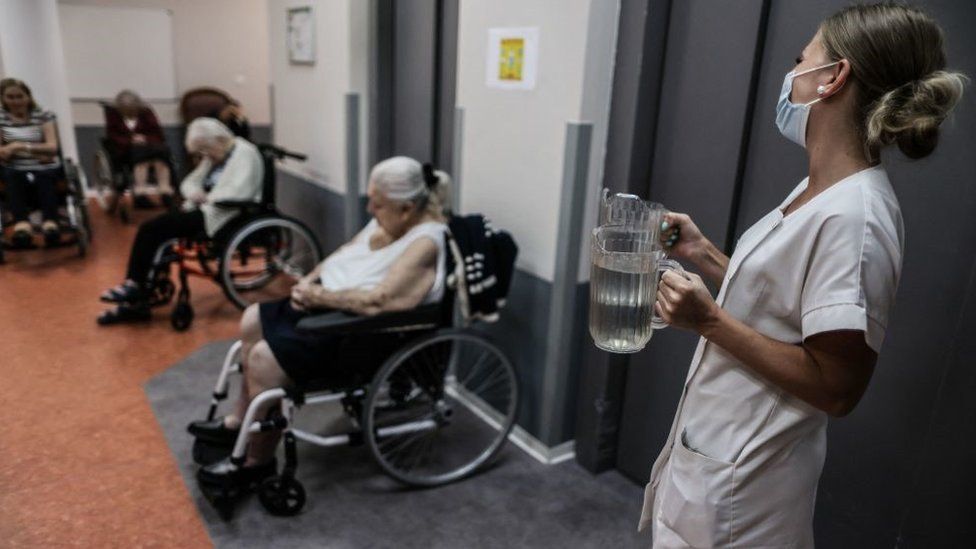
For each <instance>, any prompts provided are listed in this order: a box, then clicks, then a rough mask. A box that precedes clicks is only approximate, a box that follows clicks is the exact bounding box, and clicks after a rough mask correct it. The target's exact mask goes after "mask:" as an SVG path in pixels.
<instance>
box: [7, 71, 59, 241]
mask: <svg viewBox="0 0 976 549" xmlns="http://www.w3.org/2000/svg"><path fill="white" fill-rule="evenodd" d="M60 176H61V161H60V160H59V159H58V132H57V130H56V129H55V127H54V114H53V113H51V112H48V111H45V110H42V109H41V108H40V107H38V106H37V103H35V102H34V96H33V95H31V90H30V88H29V87H27V84H25V83H24V82H23V81H22V80H17V79H16V78H4V79H3V80H0V181H3V182H4V183H6V185H7V205H8V206H9V208H10V212H11V214H12V215H13V221H14V234H13V237H12V238H11V243H12V244H13V245H14V246H15V247H18V248H20V247H27V246H30V245H31V243H32V241H33V236H32V230H31V224H30V222H29V221H28V215H29V214H30V207H31V201H30V199H29V197H30V195H31V194H32V193H31V190H32V189H33V194H34V195H35V197H36V199H37V206H38V207H39V208H40V210H41V215H42V216H43V223H42V225H41V228H42V230H43V231H44V241H45V243H47V244H48V245H54V244H57V243H58V242H59V241H60V239H61V231H60V228H59V227H58V195H57V187H56V185H57V181H58V178H59V177H60Z"/></svg>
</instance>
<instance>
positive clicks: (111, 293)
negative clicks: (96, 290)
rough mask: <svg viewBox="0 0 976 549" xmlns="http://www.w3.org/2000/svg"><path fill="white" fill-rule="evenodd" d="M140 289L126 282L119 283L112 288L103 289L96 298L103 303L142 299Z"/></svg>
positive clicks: (128, 301) (130, 301) (129, 301)
mask: <svg viewBox="0 0 976 549" xmlns="http://www.w3.org/2000/svg"><path fill="white" fill-rule="evenodd" d="M142 297H143V295H142V289H141V288H139V287H137V286H130V285H128V284H119V285H118V286H116V287H114V288H110V289H108V290H105V292H104V293H103V294H102V295H100V296H99V297H98V299H99V300H100V301H102V302H105V303H132V302H135V301H139V300H140V299H142Z"/></svg>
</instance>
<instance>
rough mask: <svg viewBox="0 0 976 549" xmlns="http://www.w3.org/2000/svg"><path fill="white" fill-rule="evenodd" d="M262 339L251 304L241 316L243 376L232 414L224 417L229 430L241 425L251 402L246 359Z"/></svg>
mask: <svg viewBox="0 0 976 549" xmlns="http://www.w3.org/2000/svg"><path fill="white" fill-rule="evenodd" d="M263 337H264V336H263V334H262V332H261V313H260V310H259V308H258V304H257V303H252V304H250V305H248V306H247V309H244V314H243V315H242V316H241V350H240V354H239V355H238V357H239V358H240V361H241V369H242V371H243V373H244V375H243V376H241V393H240V396H238V398H237V404H236V406H235V407H234V413H233V414H232V415H227V416H225V417H224V426H226V427H228V428H230V429H236V428H237V427H238V426H239V425H240V424H241V419H243V418H244V414H245V412H247V405H248V403H249V402H250V401H251V396H250V391H249V390H248V385H249V383H248V380H247V377H248V376H247V369H248V358H249V357H250V355H251V349H252V348H253V347H254V345H255V344H256V343H257V342H259V341H261V339H262V338H263Z"/></svg>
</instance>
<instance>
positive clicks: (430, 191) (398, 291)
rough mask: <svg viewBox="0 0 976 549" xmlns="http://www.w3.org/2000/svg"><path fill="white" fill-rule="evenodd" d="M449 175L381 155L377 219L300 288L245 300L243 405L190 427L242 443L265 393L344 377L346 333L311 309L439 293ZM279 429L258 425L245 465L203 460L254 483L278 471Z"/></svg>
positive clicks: (403, 306)
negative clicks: (341, 357)
mask: <svg viewBox="0 0 976 549" xmlns="http://www.w3.org/2000/svg"><path fill="white" fill-rule="evenodd" d="M447 184H448V176H447V174H445V173H444V172H441V171H435V170H433V169H432V168H431V167H430V165H423V166H422V165H421V164H420V163H419V162H417V161H416V160H413V159H410V158H406V157H396V158H391V159H388V160H385V161H383V162H380V163H379V164H377V165H376V166H375V167H374V168H373V170H372V172H371V174H370V181H369V186H368V189H367V197H368V205H367V209H368V211H369V213H370V214H372V216H373V219H372V220H371V221H370V222H369V223H368V224H367V225H366V227H365V228H364V229H363V230H362V231H360V232H359V234H357V235H356V236H355V237H354V238H353V239H352V240H351V241H350V242H348V243H347V244H345V245H344V246H342V247H341V248H339V249H338V250H337V251H336V252H334V253H333V254H332V255H330V256H329V257H328V258H326V259H325V261H323V262H322V263H321V264H320V265H319V266H318V267H316V268H315V269H314V270H313V271H312V272H311V273H309V274H308V275H307V276H306V277H304V278H303V279H301V281H300V282H299V283H298V284H296V285H295V286H294V287H293V288H292V292H291V297H290V298H286V299H283V300H281V301H277V302H266V303H261V304H255V305H251V306H249V307H248V308H247V309H246V310H245V312H244V315H243V318H242V320H241V336H242V342H241V350H240V355H239V356H240V357H241V366H242V369H243V373H244V381H243V383H242V387H241V394H240V396H239V399H238V402H237V407H236V410H235V412H234V413H232V414H229V415H227V416H224V417H218V418H216V419H214V420H211V421H198V422H194V423H192V424H190V426H189V431H190V433H191V434H193V435H194V436H196V437H197V438H198V439H202V440H207V441H211V442H215V443H232V442H233V441H234V440H235V439H236V437H237V435H238V432H239V429H240V427H241V422H242V419H243V418H244V416H245V412H246V410H247V408H248V404H249V403H250V401H251V400H252V399H254V398H255V397H256V396H257V395H259V394H260V393H262V392H264V391H266V390H268V389H272V388H276V387H287V386H293V385H302V384H304V383H307V382H309V381H311V380H314V379H316V378H323V377H334V378H338V377H339V376H337V375H335V376H333V375H332V374H335V372H331V373H330V372H328V371H323V369H327V368H329V366H330V363H332V364H335V362H336V361H337V359H338V356H337V355H338V353H339V352H340V351H339V350H340V347H341V345H342V341H341V339H342V337H343V336H341V335H334V334H324V335H323V334H310V333H307V332H302V331H299V330H297V329H296V325H297V324H298V322H299V321H300V320H302V319H303V318H304V317H306V316H307V315H309V314H310V312H312V311H319V312H321V311H322V310H340V311H348V312H351V313H354V314H356V315H363V316H373V315H378V314H380V313H387V312H392V311H404V310H409V309H413V308H415V307H417V306H418V305H422V304H425V303H437V302H439V301H440V300H441V298H442V296H443V295H444V286H445V278H446V274H445V269H446V261H445V256H446V249H445V246H446V244H445V238H444V234H445V231H446V228H447V226H446V224H445V221H446V220H445V217H444V214H443V204H444V194H445V192H446V186H447ZM271 408H273V405H272V404H270V403H269V404H268V409H269V410H270V409H271ZM277 439H278V433H261V434H258V435H253V436H252V437H251V440H250V443H249V445H248V449H247V459H246V461H245V462H244V464H243V467H235V466H233V465H232V464H231V462H230V459H229V457H228V458H225V459H224V460H222V461H217V462H216V463H213V464H210V465H208V466H206V467H204V468H202V469H201V470H200V472H199V478H200V480H201V482H205V483H213V484H227V483H228V482H229V483H231V484H242V485H247V484H250V483H253V482H255V481H258V480H261V479H262V478H264V477H267V476H269V475H271V474H273V473H274V472H275V470H276V464H275V459H274V449H275V447H276V445H277ZM228 453H229V452H228Z"/></svg>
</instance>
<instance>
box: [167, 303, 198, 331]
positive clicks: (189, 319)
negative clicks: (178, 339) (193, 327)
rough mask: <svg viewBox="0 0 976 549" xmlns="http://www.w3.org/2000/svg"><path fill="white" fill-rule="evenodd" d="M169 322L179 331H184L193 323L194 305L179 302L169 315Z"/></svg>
mask: <svg viewBox="0 0 976 549" xmlns="http://www.w3.org/2000/svg"><path fill="white" fill-rule="evenodd" d="M169 323H170V324H172V325H173V329H174V330H176V331H177V332H184V331H186V330H187V328H189V327H190V324H193V307H191V306H190V304H189V303H185V302H182V301H181V302H179V303H177V304H176V307H173V312H172V313H170V315H169Z"/></svg>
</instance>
